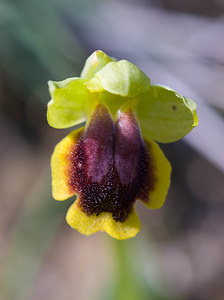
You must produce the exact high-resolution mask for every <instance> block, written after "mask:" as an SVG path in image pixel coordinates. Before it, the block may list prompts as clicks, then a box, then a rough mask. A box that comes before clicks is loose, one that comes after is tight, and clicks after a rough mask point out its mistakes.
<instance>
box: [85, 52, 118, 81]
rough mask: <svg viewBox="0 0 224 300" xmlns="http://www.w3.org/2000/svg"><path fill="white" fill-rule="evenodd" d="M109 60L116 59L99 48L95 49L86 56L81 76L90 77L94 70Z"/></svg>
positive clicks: (96, 70) (100, 67) (97, 69)
mask: <svg viewBox="0 0 224 300" xmlns="http://www.w3.org/2000/svg"><path fill="white" fill-rule="evenodd" d="M111 61H116V59H114V58H112V57H110V56H108V55H106V54H105V53H104V52H103V51H101V50H96V51H95V52H93V53H92V54H91V55H90V56H89V57H88V58H87V60H86V63H85V66H84V68H83V70H82V73H81V78H84V79H91V78H92V77H93V76H94V75H95V73H96V72H98V71H99V70H100V69H102V68H103V67H104V66H106V65H107V64H108V63H109V62H111Z"/></svg>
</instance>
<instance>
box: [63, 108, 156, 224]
mask: <svg viewBox="0 0 224 300" xmlns="http://www.w3.org/2000/svg"><path fill="white" fill-rule="evenodd" d="M149 150H150V149H149V146H148V145H146V143H145V142H144V141H143V140H142V138H141V135H140V131H139V127H138V124H137V122H136V120H135V118H134V115H133V114H132V113H131V112H123V113H121V115H120V116H119V118H118V120H117V122H116V123H114V122H113V120H112V118H111V116H110V114H109V112H108V110H107V109H106V108H105V107H104V106H102V105H99V106H98V107H97V109H96V110H95V112H94V114H93V116H92V118H91V121H90V123H89V125H88V127H87V129H86V130H85V131H84V132H83V134H82V135H81V137H80V139H79V142H78V143H77V144H74V145H73V147H72V149H71V151H70V154H69V156H68V160H69V165H70V168H69V186H70V187H71V189H72V190H73V191H75V192H76V193H78V195H79V199H80V200H79V205H80V207H81V208H82V210H83V211H84V212H85V213H87V214H88V215H92V214H96V215H99V214H100V213H102V212H109V213H111V214H112V216H113V218H114V220H116V221H119V222H124V221H125V220H126V219H127V217H128V215H129V213H130V212H131V211H132V209H133V204H134V202H135V201H136V199H137V198H141V199H142V200H143V201H147V199H148V195H149V191H151V190H153V188H154V185H155V176H154V175H153V167H152V158H151V157H150V151H149Z"/></svg>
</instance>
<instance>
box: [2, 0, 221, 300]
mask: <svg viewBox="0 0 224 300" xmlns="http://www.w3.org/2000/svg"><path fill="white" fill-rule="evenodd" d="M96 49H101V50H103V51H105V52H106V53H107V54H108V55H110V56H114V57H116V58H117V59H123V58H124V59H128V60H130V61H131V62H133V63H134V64H136V65H137V66H138V67H139V68H140V69H142V70H143V71H144V72H145V73H146V74H147V75H148V76H149V77H150V78H151V80H152V83H153V84H164V85H168V86H170V87H172V88H173V89H175V90H176V91H177V92H179V93H181V94H182V95H184V96H187V97H190V98H192V99H194V100H196V102H197V103H198V116H199V126H198V127H197V128H196V129H195V130H194V131H193V132H192V133H190V134H189V135H188V136H187V137H186V138H184V139H183V140H182V141H178V142H176V143H173V144H167V145H162V148H163V150H164V152H165V154H166V155H167V157H168V158H169V159H170V161H171V163H172V166H173V173H172V185H171V188H170V191H169V194H168V197H167V201H166V203H165V205H164V207H163V208H161V209H159V210H157V211H149V210H145V209H144V207H143V205H141V204H138V205H137V210H138V212H139V215H140V218H141V220H142V230H141V231H140V233H139V234H138V235H137V237H136V238H134V239H132V240H128V241H124V242H119V241H115V240H113V239H112V238H110V237H109V236H107V235H106V234H103V233H97V234H95V235H93V236H90V237H88V238H87V237H85V236H82V235H81V234H79V233H78V232H76V231H74V230H72V229H70V228H69V226H68V225H67V224H66V222H65V214H66V211H67V208H68V207H69V206H70V205H71V203H72V202H73V200H74V199H70V200H67V201H65V202H56V201H54V200H53V199H52V196H51V187H50V168H49V163H50V157H51V153H52V151H53V149H54V146H55V145H56V143H57V142H58V141H60V140H61V138H62V137H64V136H65V135H66V134H67V133H68V132H69V131H71V129H70V130H56V129H53V128H50V126H49V125H48V124H47V122H46V105H47V102H48V101H49V98H50V97H49V94H48V88H47V81H48V80H49V79H51V80H56V81H57V80H63V79H65V78H67V77H73V76H79V74H80V71H81V69H82V67H83V64H84V62H85V59H86V58H87V56H88V55H89V54H91V53H92V52H93V51H94V50H96ZM223 118H224V1H223V0H198V1H193V0H183V1H177V0H158V1H155V0H130V1H128V0H127V1H124V0H123V1H122V0H120V1H116V0H104V1H100V0H98V1H97V0H63V1H58V0H44V1H42V0H32V1H30V0H20V1H13V0H5V1H4V0H1V1H0V136H1V141H0V170H1V171H0V300H14V299H16V300H37V299H48V300H53V299H54V300H59V299H63V300H67V299H69V300H70V299H77V300H87V299H88V300H95V299H97V300H98V299H102V300H107V299H111V300H115V299H118V300H120V299H121V300H123V299H124V300H126V299H127V300H135V299H138V300H139V299H140V300H141V299H143V300H168V299H169V300H176V299H177V300H207V299H209V300H211V299H215V300H222V299H224V173H223V172H224V150H223V149H224V138H223V133H224V119H223Z"/></svg>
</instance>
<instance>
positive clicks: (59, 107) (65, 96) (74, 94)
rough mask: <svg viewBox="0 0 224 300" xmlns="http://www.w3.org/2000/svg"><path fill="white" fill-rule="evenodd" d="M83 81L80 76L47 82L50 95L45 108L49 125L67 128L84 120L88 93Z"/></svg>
mask: <svg viewBox="0 0 224 300" xmlns="http://www.w3.org/2000/svg"><path fill="white" fill-rule="evenodd" d="M84 83H85V80H83V79H80V78H69V79H66V80H64V81H61V82H53V81H49V82H48V84H49V91H50V95H51V97H52V99H51V101H50V102H49V103H48V109H47V120H48V123H49V125H51V126H52V127H55V128H67V127H71V126H75V125H78V124H80V123H82V122H84V121H86V112H85V103H86V99H87V96H89V94H88V90H87V88H86V86H85V85H84Z"/></svg>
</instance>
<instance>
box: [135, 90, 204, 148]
mask: <svg viewBox="0 0 224 300" xmlns="http://www.w3.org/2000/svg"><path fill="white" fill-rule="evenodd" d="M196 108H197V105H196V103H195V102H194V101H193V100H191V99H189V98H184V97H182V96H181V95H180V94H178V93H177V92H175V91H174V90H172V89H170V88H168V87H165V86H159V85H154V86H153V85H152V86H151V87H150V88H149V89H148V90H147V91H145V92H144V93H143V94H142V95H139V97H138V99H137V105H136V109H137V111H136V113H137V117H138V119H139V122H140V126H141V130H142V133H143V135H145V136H146V137H148V138H152V139H154V140H156V141H158V142H161V143H170V142H175V141H177V140H179V139H181V138H182V137H184V136H185V135H186V134H187V133H189V132H190V131H191V130H192V129H193V128H194V127H195V126H197V124H198V118H197V114H196Z"/></svg>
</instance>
